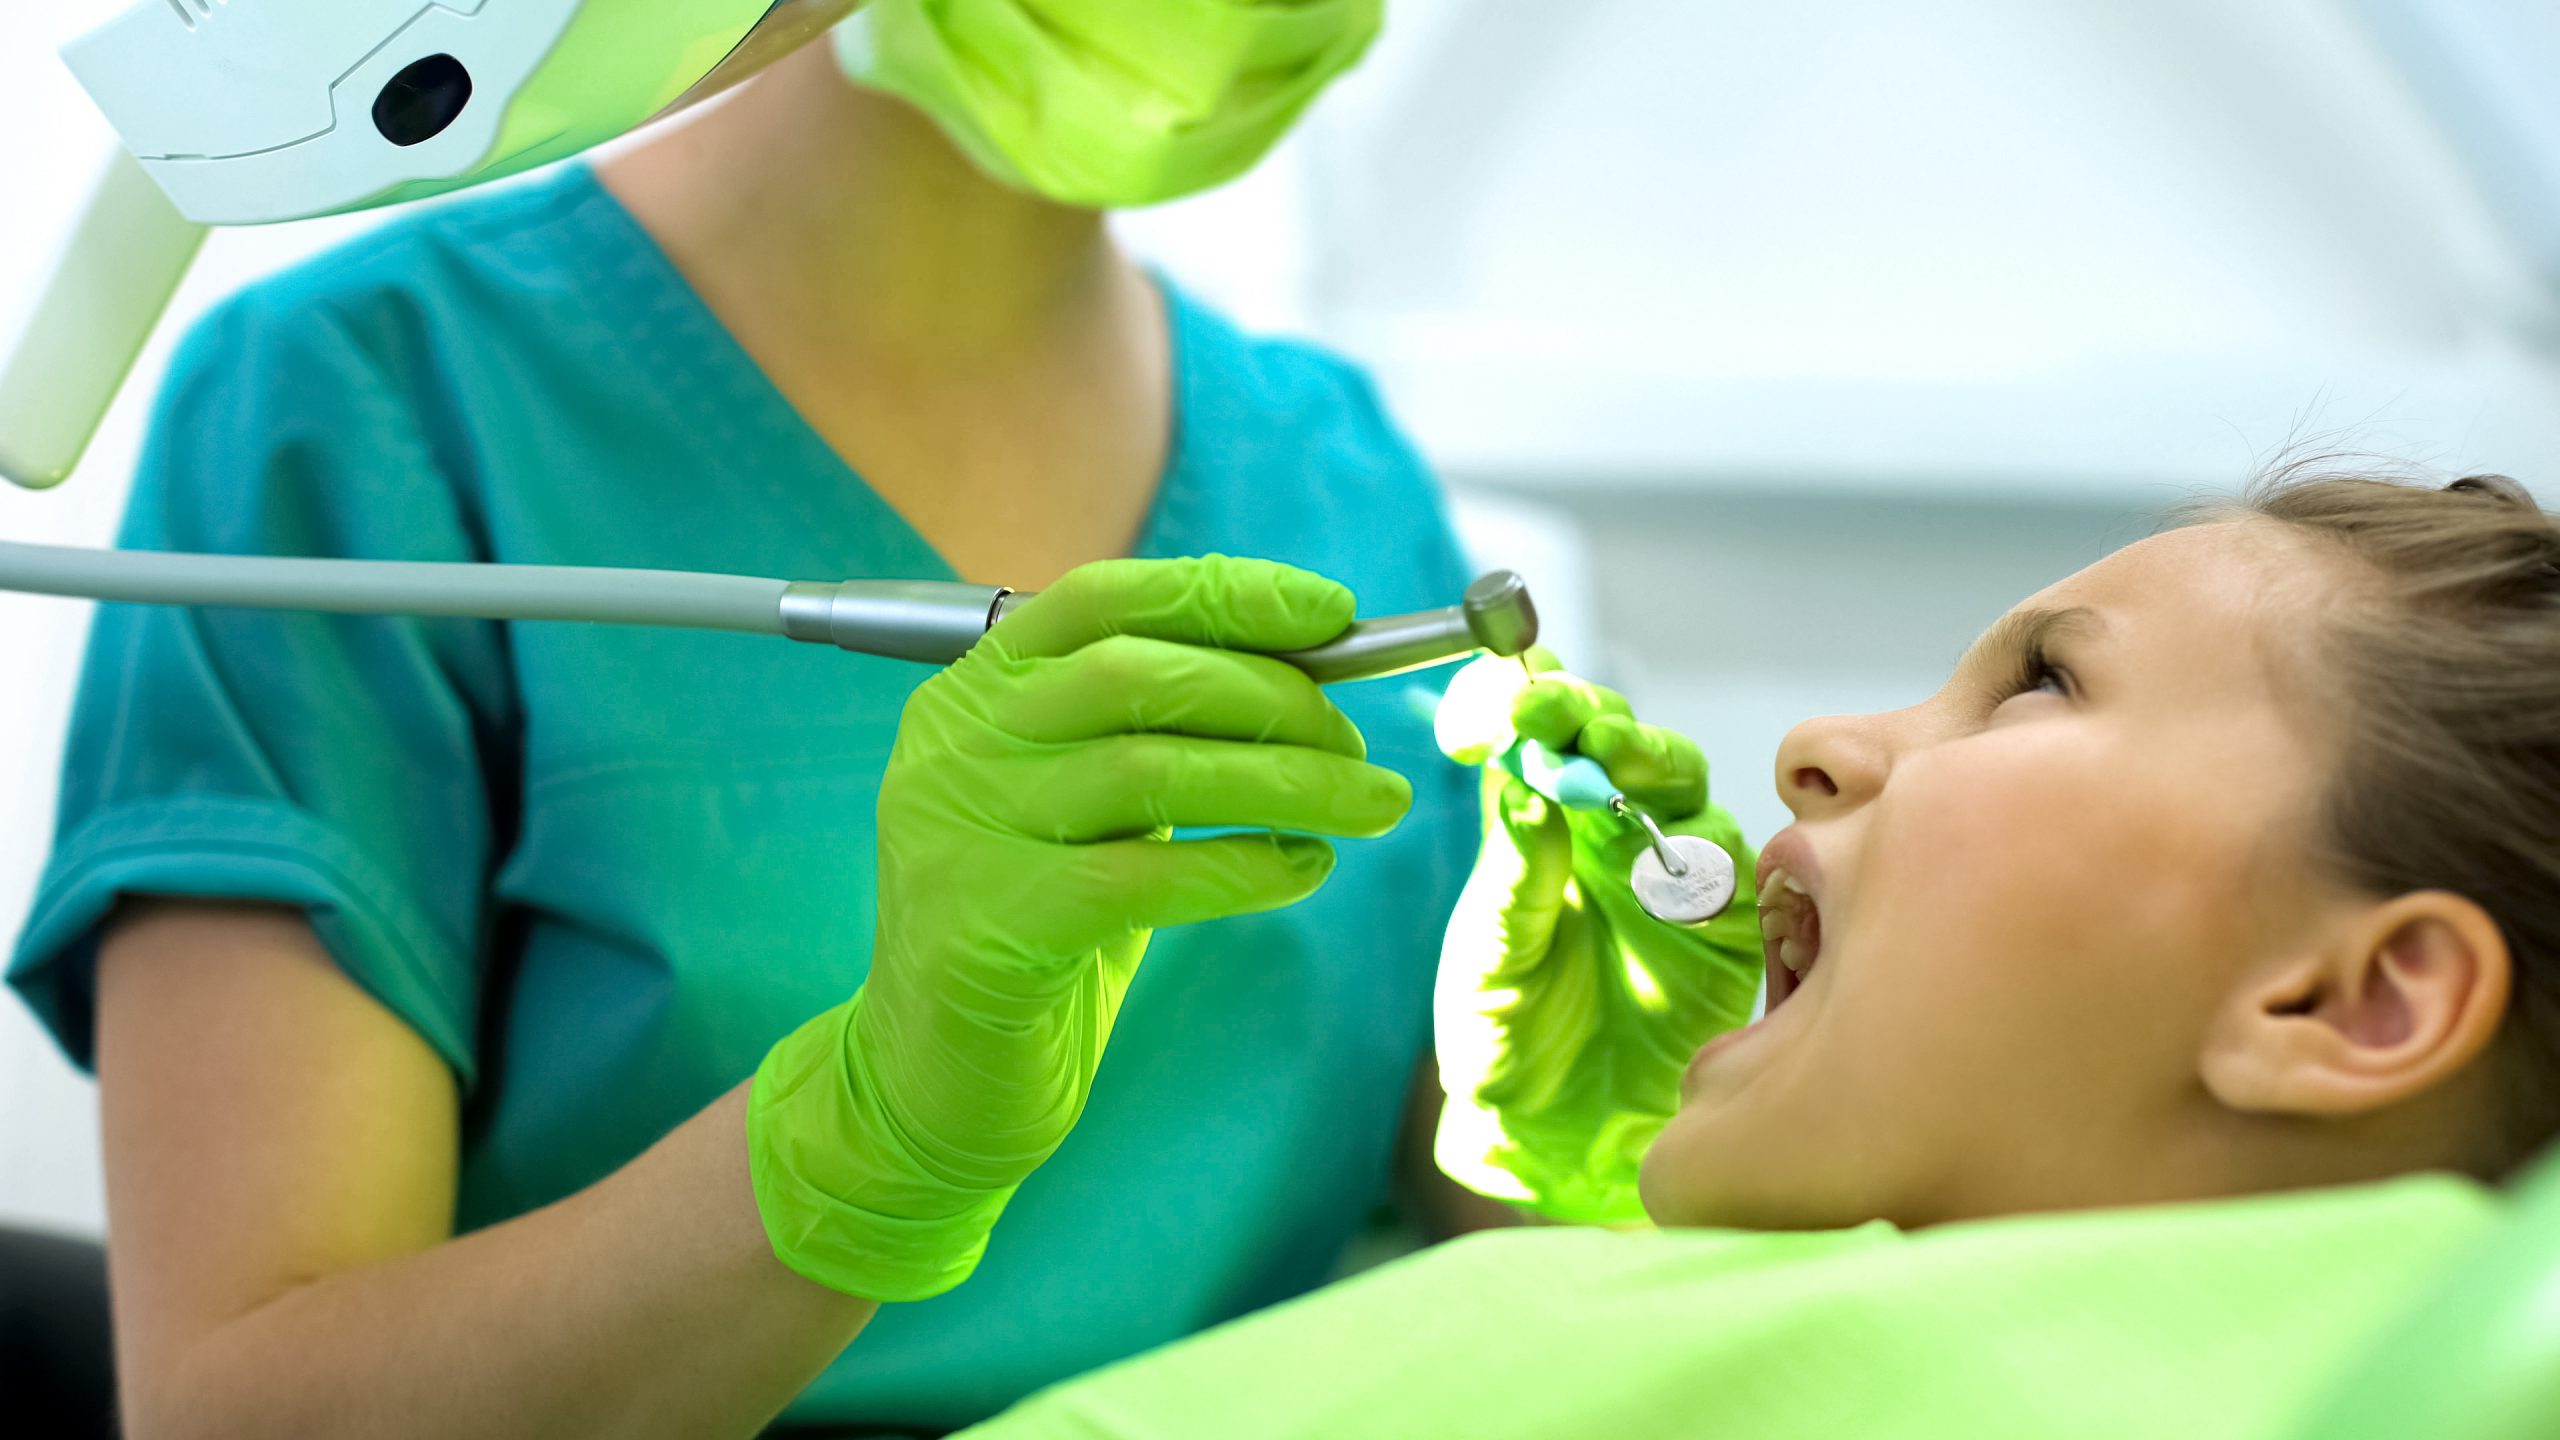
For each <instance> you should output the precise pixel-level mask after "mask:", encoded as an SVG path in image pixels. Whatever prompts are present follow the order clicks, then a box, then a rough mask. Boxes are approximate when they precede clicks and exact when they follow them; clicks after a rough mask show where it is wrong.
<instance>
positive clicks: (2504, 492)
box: [2444, 475, 2542, 511]
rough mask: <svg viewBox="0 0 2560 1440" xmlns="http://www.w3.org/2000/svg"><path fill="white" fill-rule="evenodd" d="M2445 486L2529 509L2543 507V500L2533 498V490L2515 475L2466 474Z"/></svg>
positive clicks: (2448, 489)
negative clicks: (2526, 486) (2527, 487)
mask: <svg viewBox="0 0 2560 1440" xmlns="http://www.w3.org/2000/svg"><path fill="white" fill-rule="evenodd" d="M2444 488H2445V489H2446V490H2447V491H2448V492H2454V491H2459V492H2462V493H2465V494H2470V495H2486V496H2488V497H2490V498H2491V499H2493V500H2501V501H2504V502H2506V503H2507V504H2509V505H2521V506H2523V507H2524V508H2525V509H2527V510H2537V511H2538V510H2540V509H2541V508H2542V504H2541V502H2540V501H2537V500H2535V499H2534V498H2533V492H2532V491H2530V490H2527V489H2526V488H2524V486H2523V485H2522V484H2520V483H2518V482H2517V481H2516V479H2515V478H2514V477H2513V476H2508V475H2465V476H2463V477H2462V478H2461V479H2459V480H2456V481H2454V482H2453V483H2452V484H2450V485H2447V486H2446V487H2444Z"/></svg>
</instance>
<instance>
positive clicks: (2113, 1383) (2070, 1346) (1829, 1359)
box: [856, 1176, 2496, 1440]
mask: <svg viewBox="0 0 2560 1440" xmlns="http://www.w3.org/2000/svg"><path fill="white" fill-rule="evenodd" d="M2495 1208H2496V1207H2495V1201H2494V1200H2493V1199H2492V1197H2491V1195H2490V1193H2489V1192H2487V1191H2486V1190H2483V1189H2482V1188H2480V1187H2479V1186H2477V1185H2473V1184H2471V1183H2469V1182H2467V1181H2462V1180H2455V1179H2449V1178H2443V1177H2436V1176H2426V1177H2419V1178H2414V1179H2408V1180H2401V1181H2395V1182H2392V1183H2390V1184H2384V1185H2374V1186H2364V1187H2358V1188H2353V1189H2341V1190H2331V1191H2320V1192H2312V1193H2306V1194H2301V1195H2292V1196H2277V1197H2270V1198H2263V1199H2252V1200H2239V1201H2228V1202H2223V1203H2218V1204H2209V1205H2184V1206H2165V1207H2160V1208H2155V1209H2142V1210H2120V1211H2104V1212H2094V1213H2089V1214H2080V1215H2062V1216H2037V1217H2029V1218H2024V1219H2016V1220H2001V1221H1990V1222H1984V1223H1978V1224H1969V1225H1949V1226H1945V1227H1942V1228H1939V1229H1934V1230H1928V1231H1923V1232H1919V1233H1917V1234H1907V1235H1906V1234H1904V1233H1902V1232H1900V1231H1897V1230H1894V1229H1892V1228H1890V1227H1888V1226H1883V1225H1871V1226H1866V1227H1864V1228H1861V1229H1856V1230H1841V1231H1826V1232H1816V1233H1808V1234H1744V1233H1738V1232H1732V1231H1704V1230H1699V1231H1659V1232H1644V1233H1634V1234H1622V1233H1612V1232H1608V1231H1600V1230H1552V1229H1549V1230H1511V1231H1498V1232H1494V1233H1491V1234H1486V1235H1480V1236H1475V1237H1472V1238H1469V1239H1466V1240H1461V1241H1458V1242H1456V1243H1454V1244H1450V1245H1446V1246H1443V1247H1441V1248H1440V1249H1438V1250H1435V1251H1427V1252H1425V1253H1423V1254H1421V1255H1419V1256H1416V1257H1414V1258H1412V1259H1409V1260H1406V1261H1402V1262H1400V1263H1398V1264H1395V1265H1391V1266H1388V1267H1386V1268H1384V1269H1381V1270H1377V1271H1373V1272H1371V1273H1369V1274H1367V1275H1364V1276H1361V1277H1359V1278H1358V1279H1356V1280H1354V1281H1352V1282H1350V1283H1348V1284H1344V1285H1340V1286H1337V1287H1335V1288H1333V1289H1331V1290H1328V1291H1325V1292H1323V1293H1321V1294H1317V1295H1313V1296H1309V1297H1307V1298H1305V1299H1302V1300H1297V1301H1294V1302H1292V1303H1290V1304H1288V1305H1284V1306H1281V1307H1279V1308H1277V1309H1274V1310H1270V1311H1266V1312H1264V1313H1263V1314H1261V1315H1257V1316H1254V1317H1252V1318H1250V1319H1247V1320H1243V1321H1240V1322H1238V1323H1236V1324H1233V1325H1228V1326H1225V1327H1222V1328H1220V1329H1218V1330H1215V1331H1212V1332H1211V1333H1209V1334H1207V1335H1204V1336H1201V1337H1199V1338H1197V1339H1194V1340H1190V1341H1187V1342H1185V1343H1183V1344H1180V1345H1177V1346H1174V1347H1173V1348H1172V1349H1170V1350H1166V1351H1164V1352H1162V1353H1160V1354H1157V1355H1152V1356H1148V1357H1146V1358H1143V1359H1140V1360H1135V1361H1131V1362H1128V1363H1126V1364H1123V1365H1119V1366H1115V1367H1113V1368H1111V1369H1109V1370H1105V1371H1103V1372H1101V1373H1099V1374H1096V1375H1093V1376H1089V1377H1087V1378H1086V1379H1083V1380H1081V1381H1077V1382H1074V1383H1071V1384H1068V1385H1065V1386H1062V1387H1060V1388H1058V1389H1055V1390H1052V1391H1049V1392H1048V1393H1046V1394H1043V1395H1040V1396H1037V1397H1035V1398H1033V1399H1032V1400H1030V1401H1028V1402H1027V1403H1025V1404H1023V1405H1022V1406H1020V1407H1018V1408H1017V1409H1015V1410H1014V1411H1012V1412H1011V1413H1008V1414H1006V1415H1004V1416H1002V1417H1000V1418H998V1419H997V1420H996V1421H994V1422H993V1423H991V1424H988V1425H986V1426H983V1427H980V1428H979V1429H975V1430H971V1431H969V1432H968V1434H969V1437H970V1440H980V1437H983V1440H1176V1437H1182V1440H1192V1437H1199V1436H1212V1435H1213V1436H1217V1437H1218V1440H1296V1437H1302V1436H1310V1435H1321V1436H1324V1437H1326V1440H1367V1437H1375V1440H1410V1437H1414V1436H1428V1435H1463V1436H1467V1437H1469V1440H1506V1437H1519V1440H1549V1437H1555V1436H1594V1437H1606V1440H1644V1437H1654V1436H1660V1437H1664V1440H1671V1437H1720V1436H1733V1437H1745V1436H1747V1437H1750V1440H1840V1437H1844V1436H1854V1437H1858V1440H2008V1437H2016V1440H2055V1437H2069V1440H2115V1437H2121V1440H2265V1437H2268V1436H2270V1435H2272V1434H2277V1433H2281V1430H2282V1427H2283V1426H2284V1424H2285V1423H2286V1422H2287V1421H2288V1420H2289V1419H2290V1418H2291V1417H2293V1416H2295V1415H2297V1414H2298V1413H2300V1411H2301V1409H2302V1407H2303V1405H2304V1404H2305V1403H2307V1402H2308V1400H2310V1399H2311V1398H2312V1397H2313V1396H2314V1395H2316V1394H2317V1393H2319V1391H2320V1390H2322V1389H2324V1388H2325V1387H2326V1386H2327V1385H2328V1384H2330V1383H2331V1382H2332V1381H2334V1380H2335V1378H2336V1377H2337V1374H2338V1370H2339V1367H2340V1366H2342V1365H2344V1364H2346V1363H2348V1362H2349V1361H2350V1360H2351V1359H2352V1358H2353V1356H2354V1355H2355V1353H2356V1351H2355V1346H2356V1343H2357V1342H2358V1341H2360V1340H2362V1339H2364V1338H2366V1337H2367V1336H2368V1335H2370V1334H2371V1333H2372V1332H2373V1331H2374V1330H2375V1329H2376V1327H2377V1326H2379V1325H2380V1324H2381V1323H2382V1322H2383V1321H2384V1320H2385V1319H2386V1318H2387V1317H2388V1316H2389V1315H2390V1314H2391V1313H2392V1312H2393V1311H2394V1310H2396V1309H2398V1308H2399V1307H2401V1306H2402V1305H2403V1304H2405V1303H2407V1302H2408V1301H2409V1300H2410V1299H2411V1298H2413V1297H2414V1296H2415V1295H2416V1294H2417V1293H2418V1291H2419V1290H2420V1288H2421V1287H2423V1286H2424V1285H2425V1284H2426V1282H2427V1281H2428V1279H2429V1278H2430V1277H2431V1275H2432V1274H2433V1273H2434V1271H2435V1270H2436V1269H2437V1267H2439V1266H2440V1265H2441V1264H2442V1263H2444V1261H2445V1260H2447V1259H2448V1258H2449V1257H2450V1256H2451V1254H2452V1253H2453V1252H2454V1250H2455V1249H2456V1248H2457V1247H2459V1246H2460V1245H2461V1244H2462V1242H2463V1241H2465V1240H2467V1239H2469V1238H2471V1237H2473V1236H2474V1235H2476V1234H2478V1233H2480V1232H2481V1231H2482V1230H2484V1229H2485V1228H2486V1226H2487V1224H2488V1222H2489V1220H2490V1219H2491V1218H2492V1216H2493V1214H2494V1213H2495ZM859 1348H860V1347H859V1346H857V1347H856V1350H857V1353H858V1351H859ZM2412 1440H2416V1437H2412Z"/></svg>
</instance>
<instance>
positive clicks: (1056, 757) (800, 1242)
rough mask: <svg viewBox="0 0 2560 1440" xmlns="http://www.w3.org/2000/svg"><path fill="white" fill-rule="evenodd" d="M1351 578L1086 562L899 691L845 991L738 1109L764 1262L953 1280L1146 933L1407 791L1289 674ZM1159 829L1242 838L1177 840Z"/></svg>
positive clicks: (1213, 912)
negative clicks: (855, 962)
mask: <svg viewBox="0 0 2560 1440" xmlns="http://www.w3.org/2000/svg"><path fill="white" fill-rule="evenodd" d="M1351 616H1352V598H1351V594H1350V592H1349V591H1347V590H1345V589H1343V588H1342V587H1341V586H1339V585H1337V584H1334V583H1333V582H1332V581H1330V580H1326V579H1323V578H1322V577H1320V576H1316V575H1311V574H1308V573H1306V572H1305V571H1302V570H1292V569H1290V568H1288V567H1286V566H1282V565H1274V564H1269V563H1265V562H1261V561H1252V560H1230V559H1224V558H1221V557H1217V556H1211V557H1209V558H1206V559H1199V560H1165V561H1139V560H1117V561H1107V562H1104V563H1102V564H1098V565H1090V566H1086V567H1085V568H1083V569H1081V570H1077V571H1075V572H1074V573H1072V574H1070V575H1068V576H1067V577H1066V578H1065V579H1063V580H1061V581H1060V582H1058V584H1057V585H1056V586H1055V587H1054V588H1052V589H1050V590H1048V591H1047V592H1045V593H1043V594H1042V595H1040V596H1039V597H1038V598H1036V599H1034V600H1033V601H1031V602H1030V603H1029V604H1027V605H1025V606H1023V607H1022V608H1021V609H1020V610H1018V611H1016V612H1015V613H1014V614H1012V615H1011V616H1009V617H1007V618H1006V619H1005V621H1004V622H1003V623H1002V624H1000V625H998V626H997V627H996V628H995V629H994V630H993V631H991V632H989V633H988V635H987V637H986V639H984V640H983V641H981V642H979V644H978V646H977V648H976V649H975V650H972V651H971V652H970V653H969V654H968V655H967V656H966V657H965V658H963V659H962V660H961V661H960V662H959V663H958V664H956V665H953V666H952V667H951V668H950V669H949V670H946V671H944V672H943V673H942V674H940V675H937V676H935V677H934V678H933V679H931V680H928V681H926V682H925V684H924V685H923V686H922V687H921V688H920V689H918V690H917V691H916V693H915V696H914V698H913V699H911V700H910V701H909V702H908V703H907V708H906V713H905V716H904V717H903V719H902V720H901V722H900V725H899V730H898V741H897V746H896V748H895V750H894V752H893V753H892V754H891V756H890V759H889V765H888V770H887V773H886V775H885V776H884V778H883V779H882V782H881V787H880V924H879V935H878V940H877V942H876V944H875V946H874V949H873V954H872V960H871V974H870V978H869V980H868V981H866V982H865V984H864V985H863V987H862V989H861V990H860V992H859V993H857V994H856V995H855V996H854V997H853V999H852V1000H851V1001H849V1002H847V1003H846V1004H845V1005H843V1006H841V1007H839V1008H837V1009H836V1010H833V1011H830V1012H828V1013H827V1014H825V1015H822V1016H820V1017H819V1018H818V1019H816V1020H814V1021H812V1022H811V1023H809V1024H808V1025H806V1026H804V1027H802V1028H801V1029H800V1030H798V1031H796V1032H794V1033H793V1034H792V1035H791V1036H789V1037H788V1038H786V1039H784V1040H783V1041H782V1043H781V1044H779V1045H777V1046H776V1047H775V1048H774V1050H773V1052H772V1054H771V1055H770V1056H768V1057H767V1059H766V1060H765V1063H764V1066H763V1068H762V1069H761V1070H759V1071H758V1072H757V1075H756V1083H755V1092H754V1100H753V1104H752V1106H751V1108H750V1111H749V1122H748V1143H749V1148H750V1151H751V1154H752V1159H753V1167H754V1176H755V1190H756V1200H757V1204H758V1207H759V1208H760V1210H761V1211H762V1213H763V1216H764V1221H765V1229H766V1232H767V1233H768V1235H769V1236H770V1237H771V1238H772V1240H773V1244H774V1251H775V1253H776V1254H778V1255H779V1256H781V1257H782V1259H783V1260H784V1262H785V1263H787V1264H789V1265H790V1266H791V1267H792V1268H794V1269H796V1270H798V1271H799V1272H800V1273H801V1274H803V1275H806V1276H808V1277H810V1278H811V1279H813V1280H816V1281H818V1282H819V1283H821V1284H824V1285H828V1286H831V1287H833V1288H835V1289H838V1290H842V1291H844V1292H846V1293H848V1294H854V1295H863V1296H868V1297H870V1298H873V1299H879V1300H912V1299H921V1298H923V1297H925V1296H929V1295H935V1294H939V1293H941V1292H942V1291H944V1290H947V1289H949V1288H951V1287H952V1286H954V1285H957V1284H959V1283H960V1282H961V1281H962V1280H964V1279H966V1278H967V1277H968V1275H969V1272H970V1271H971V1270H972V1269H973V1268H975V1266H976V1264H977V1261H978V1257H979V1255H980V1254H981V1253H982V1252H983V1251H984V1249H985V1246H986V1239H987V1233H988V1230H989V1229H990V1227H992V1226H993V1225H994V1224H995V1221H996V1217H997V1215H998V1214H999V1213H1000V1212H1001V1211H1002V1210H1003V1209H1004V1205H1005V1202H1006V1200H1008V1199H1009V1198H1010V1197H1011V1196H1012V1194H1013V1190H1014V1187H1015V1186H1016V1185H1018V1184H1019V1183H1021V1181H1022V1180H1023V1178H1024V1177H1025V1176H1028V1175H1029V1174H1030V1173H1031V1172H1032V1170H1033V1169H1035V1168H1036V1167H1037V1166H1038V1165H1039V1164H1040V1163H1041V1162H1042V1161H1043V1160H1046V1159H1047V1158H1048V1157H1049V1155H1050V1153H1051V1152H1052V1151H1054V1150H1056V1149H1057V1147H1058V1144H1059V1142H1060V1141H1062V1140H1064V1139H1065V1138H1066V1136H1067V1132H1068V1130H1070V1129H1071V1128H1073V1127H1074V1125H1075V1123H1076V1117H1077V1116H1078V1115H1079V1114H1081V1113H1082V1112H1083V1109H1084V1103H1085V1096H1086V1093H1087V1091H1088V1090H1089V1089H1090V1088H1091V1085H1092V1082H1093V1075H1094V1070H1095V1067H1096V1066H1097V1065H1099V1064H1100V1063H1101V1060H1102V1051H1103V1046H1104V1043H1105V1042H1106V1041H1108V1040H1109V1039H1110V1036H1111V1024H1112V1020H1113V1017H1114V1016H1115V1015H1116V1014H1117V1012H1118V1010H1119V1006H1120V999H1121V996H1122V994H1123V993H1124V992H1125V991H1126V990H1127V988H1128V985H1129V980H1130V977H1131V975H1132V974H1134V973H1135V971H1136V970H1137V966H1138V960H1139V957H1140V956H1141V955H1142V954H1143V953H1144V952H1145V950H1146V945H1147V935H1148V932H1149V931H1150V930H1151V929H1153V928H1155V927H1157V926H1164V925H1182V924H1187V923H1190V922H1192V921H1196V920H1209V919H1214V918H1216V917H1219V916H1224V915H1239V914H1244V913H1246V912H1249V911H1256V910H1269V909H1273V908H1276V907H1279V906H1283V905H1288V904H1292V903H1294V902H1296V901H1298V900H1302V899H1304V898H1306V897H1307V896H1308V895H1309V894H1311V893H1313V892H1314V890H1315V889H1316V887H1317V886H1319V885H1321V884H1323V883H1324V879H1325V876H1326V875H1327V873H1329V872H1330V871H1331V869H1332V866H1333V852H1332V849H1331V847H1329V846H1328V845H1326V844H1325V842H1324V841H1322V840H1318V839H1315V838H1313V834H1306V833H1272V832H1313V833H1314V834H1324V835H1344V836H1367V835H1377V834H1382V833H1384V832H1385V831H1387V830H1389V829H1391V828H1393V827H1394V825H1395V824H1396V822H1397V821H1398V820H1399V819H1401V818H1402V817H1403V815H1404V812H1405V809H1406V807H1407V805H1409V804H1410V803H1411V799H1412V793H1411V790H1410V787H1408V786H1407V784H1406V782H1405V780H1404V778H1403V777H1402V776H1400V775H1397V774H1396V773H1395V772H1393V771H1390V770H1385V769H1381V768H1379V767H1377V766H1374V765H1369V764H1366V763H1363V760H1362V756H1363V754H1364V753H1365V750H1364V746H1363V744H1362V741H1361V738H1360V732H1359V731H1358V730H1357V729H1356V728H1354V727H1353V725H1352V723H1351V721H1350V720H1349V719H1348V718H1347V717H1345V716H1344V715H1343V713H1342V712H1341V711H1340V710H1337V709H1335V708H1334V706H1333V703H1332V702H1331V701H1329V700H1327V699H1326V698H1325V695H1324V692H1323V691H1322V690H1320V689H1319V688H1317V686H1316V685H1315V683H1314V682H1313V681H1311V680H1309V679H1308V678H1307V677H1306V676H1305V675H1303V674H1301V673H1300V672H1298V671H1297V670H1296V669H1294V668H1292V667H1290V666H1289V665H1287V664H1286V663H1284V662H1282V661H1279V660H1274V659H1270V658H1268V657H1267V656H1265V655H1261V654H1247V653H1239V652H1247V651H1276V650H1288V649H1295V648H1298V647H1302V646H1308V645H1316V644H1321V643H1322V642H1324V641H1327V640H1330V639H1332V638H1333V637H1334V636H1335V635H1337V634H1339V633H1340V632H1341V631H1342V629H1343V627H1345V626H1346V625H1348V624H1350V622H1351ZM1176 825H1200V826H1250V827H1256V829H1257V830H1260V829H1261V827H1269V828H1268V830H1262V833H1250V834H1235V835H1222V836H1218V837H1216V838H1212V839H1198V840H1183V841H1175V840H1173V839H1171V838H1170V837H1169V833H1168V832H1169V828H1170V827H1172V826H1176Z"/></svg>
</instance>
